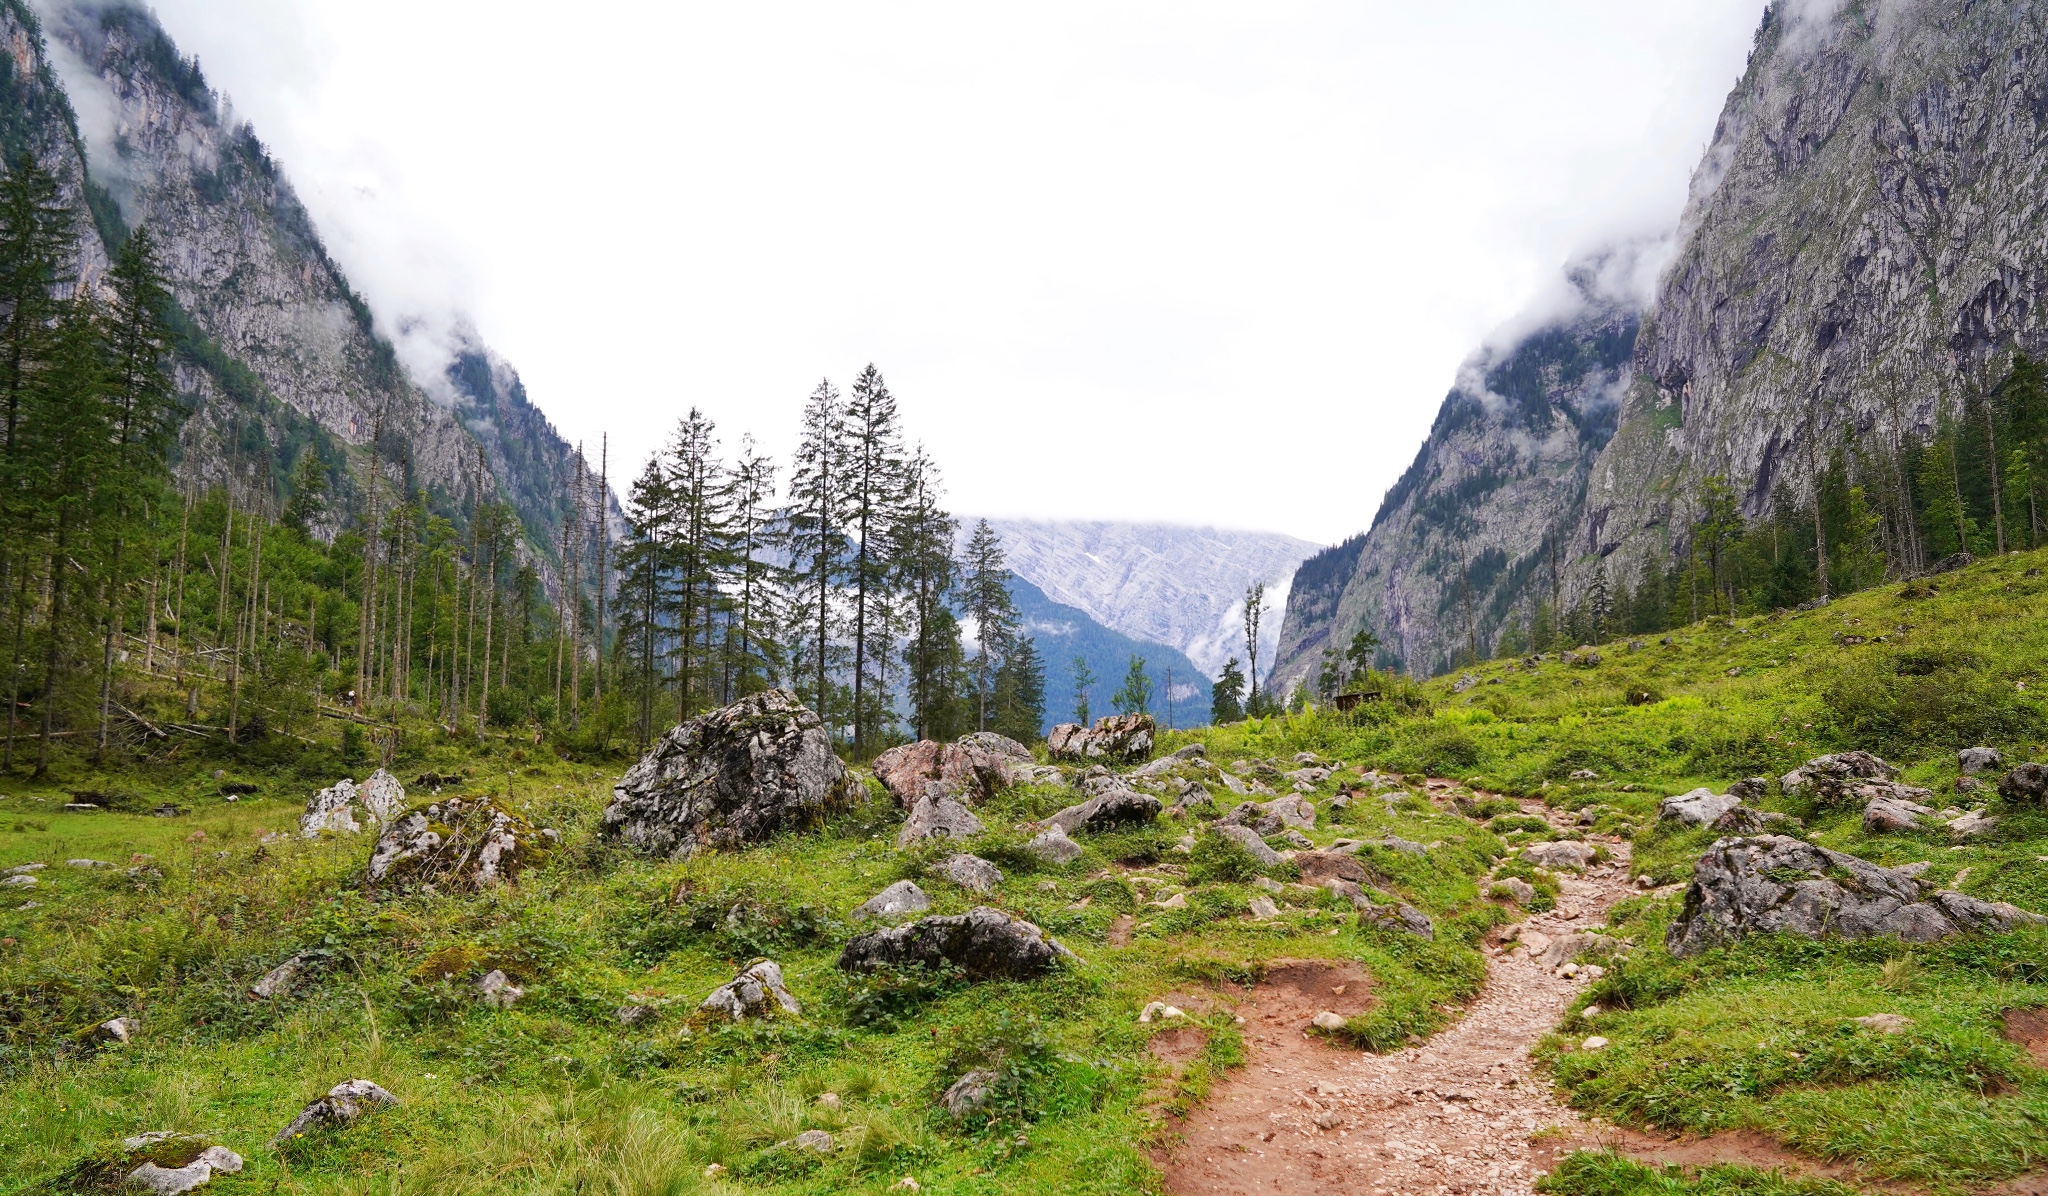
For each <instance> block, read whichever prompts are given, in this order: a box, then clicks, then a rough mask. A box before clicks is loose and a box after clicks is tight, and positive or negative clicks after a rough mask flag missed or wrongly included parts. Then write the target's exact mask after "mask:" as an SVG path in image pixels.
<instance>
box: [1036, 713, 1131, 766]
mask: <svg viewBox="0 0 2048 1196" xmlns="http://www.w3.org/2000/svg"><path fill="white" fill-rule="evenodd" d="M1158 733H1159V724H1158V723H1156V722H1154V721H1153V720H1152V716H1151V715H1149V714H1112V715H1110V716H1108V717H1106V718H1100V719H1097V720H1096V721H1095V727H1094V729H1092V730H1090V729H1087V728H1084V727H1082V726H1081V725H1080V724H1078V723H1061V724H1060V725H1059V726H1056V727H1054V728H1053V729H1052V733H1051V734H1050V735H1047V736H1046V740H1045V744H1046V750H1047V752H1048V753H1049V754H1050V755H1051V756H1052V758H1053V759H1055V760H1072V761H1080V762H1084V763H1085V762H1089V761H1096V760H1103V761H1108V762H1109V763H1112V764H1136V763H1138V762H1139V761H1141V760H1144V759H1145V758H1146V757H1148V756H1150V755H1151V754H1152V742H1153V740H1154V739H1155V738H1156V737H1157V736H1158Z"/></svg>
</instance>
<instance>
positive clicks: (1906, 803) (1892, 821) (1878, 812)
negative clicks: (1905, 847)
mask: <svg viewBox="0 0 2048 1196" xmlns="http://www.w3.org/2000/svg"><path fill="white" fill-rule="evenodd" d="M1915 794H1918V795H1921V796H1927V795H1928V794H1927V790H1925V789H1908V788H1907V787H1906V786H1904V785H1894V786H1892V787H1891V789H1890V791H1889V792H1884V793H1879V794H1877V795H1876V796H1874V797H1872V798H1871V799H1870V804H1869V805H1867V806H1865V807H1863V831H1864V833H1865V834H1870V835H1881V834H1883V833H1885V832H1886V831H1913V830H1919V829H1921V828H1920V820H1921V819H1922V818H1926V817H1928V816H1930V815H1932V814H1933V813H1934V810H1933V808H1932V807H1930V806H1924V805H1921V804H1920V803H1919V802H1917V801H1914V800H1913V795H1915Z"/></svg>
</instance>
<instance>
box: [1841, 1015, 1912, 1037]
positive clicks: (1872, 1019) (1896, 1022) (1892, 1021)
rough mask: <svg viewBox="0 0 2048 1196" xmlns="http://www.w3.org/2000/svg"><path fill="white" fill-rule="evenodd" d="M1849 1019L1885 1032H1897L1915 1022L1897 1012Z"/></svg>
mask: <svg viewBox="0 0 2048 1196" xmlns="http://www.w3.org/2000/svg"><path fill="white" fill-rule="evenodd" d="M1849 1020H1850V1021H1852V1022H1855V1023H1856V1024H1857V1025H1859V1026H1869V1027H1870V1028H1871V1029H1873V1030H1876V1031H1878V1032H1880V1033H1883V1034H1897V1033H1898V1032H1900V1031H1901V1030H1904V1029H1905V1028H1906V1027H1908V1026H1910V1025H1912V1024H1913V1019H1912V1018H1910V1017H1903V1016H1901V1015H1899V1014H1896V1013H1873V1014H1871V1015H1870V1016H1869V1017H1852V1018H1850V1019H1849Z"/></svg>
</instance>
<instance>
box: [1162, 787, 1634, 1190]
mask: <svg viewBox="0 0 2048 1196" xmlns="http://www.w3.org/2000/svg"><path fill="white" fill-rule="evenodd" d="M1524 808H1525V810H1526V811H1527V812H1528V813H1530V814H1533V815H1537V816H1539V817H1547V816H1549V815H1550V812H1549V811H1547V810H1546V809H1544V808H1543V807H1542V806H1540V805H1539V804H1537V803H1533V802H1531V803H1525V807H1524ZM1608 849H1609V851H1610V852H1611V853H1613V854H1614V855H1615V857H1616V858H1615V860H1614V861H1612V862H1610V863H1609V864H1608V865H1606V866H1604V867H1596V868H1594V869H1592V870H1590V871H1589V872H1588V873H1587V874H1586V875H1585V876H1584V877H1583V878H1570V879H1568V880H1566V881H1565V884H1564V895H1563V897H1562V898H1561V900H1560V901H1559V903H1558V908H1557V909H1556V910H1555V911H1553V912H1550V913H1544V914H1537V915H1535V916H1533V917H1531V918H1529V919H1528V920H1527V921H1525V922H1523V923H1521V924H1520V926H1519V927H1517V928H1516V933H1517V935H1518V936H1519V938H1520V939H1521V940H1522V942H1517V943H1509V944H1507V945H1506V946H1505V947H1503V948H1499V949H1491V950H1490V953H1489V954H1490V958H1489V960H1488V978H1487V984H1486V987H1485V989H1483V990H1482V991H1481V993H1480V995H1479V997H1478V999H1477V1000H1476V1001H1475V1002H1474V1003H1473V1004H1472V1005H1471V1006H1470V1007H1469V1008H1467V1009H1466V1010H1465V1011H1464V1013H1463V1015H1462V1016H1461V1017H1460V1018H1459V1019H1458V1020H1457V1021H1456V1022H1455V1023H1453V1024H1452V1025H1451V1026H1450V1027H1448V1028H1447V1029H1445V1030H1443V1031H1442V1032H1440V1033H1439V1034H1437V1035H1436V1036H1435V1037H1434V1038H1432V1039H1431V1040H1430V1041H1429V1042H1427V1043H1425V1044H1423V1045H1421V1046H1417V1047H1412V1048H1409V1049H1406V1050H1402V1051H1397V1052H1395V1053H1393V1054H1389V1055H1372V1054H1367V1053H1363V1052H1360V1051H1356V1050H1342V1049H1338V1048H1336V1047H1332V1046H1328V1045H1326V1044H1325V1043H1324V1042H1323V1041H1322V1040H1321V1039H1320V1038H1312V1037H1310V1036H1309V1035H1308V1034H1307V1033H1305V1031H1306V1029H1307V1027H1308V1025H1309V1023H1310V1021H1311V1020H1312V1019H1313V1018H1314V1017H1315V1015H1316V1013H1318V1012H1320V1011H1321V1010H1324V1009H1331V1010H1334V1011H1336V1012H1340V1013H1349V1012H1354V1011H1355V1009H1356V1007H1357V1005H1358V997H1359V995H1360V994H1359V991H1358V989H1357V988H1355V987H1353V986H1354V985H1358V984H1360V983H1361V982H1365V978H1364V977H1363V976H1361V975H1358V974H1356V973H1355V972H1353V971H1349V970H1346V969H1342V968H1335V969H1333V968H1329V967H1327V966H1324V965H1320V964H1315V965H1310V964H1296V965H1290V966H1287V967H1277V968H1275V969H1274V970H1273V972H1272V974H1270V975H1269V976H1268V977H1267V979H1266V980H1265V982H1263V983H1262V984H1261V985H1260V986H1259V987H1257V988H1256V989H1254V990H1253V991H1252V993H1251V994H1250V995H1249V997H1248V998H1247V999H1246V1000H1245V1001H1244V1002H1243V1003H1241V1004H1240V1005H1239V1006H1238V1013H1239V1015H1240V1016H1242V1017H1243V1018H1244V1019H1245V1038H1246V1045H1247V1047H1248V1053H1249V1060H1248V1063H1247V1065H1246V1066H1245V1067H1244V1068H1242V1069H1241V1070H1240V1071H1238V1072H1236V1073H1234V1074H1232V1075H1231V1076H1230V1077H1228V1078H1227V1079H1225V1080H1224V1081H1223V1082H1222V1083H1220V1084H1218V1085H1217V1086H1216V1088H1215V1090H1214V1091H1213V1093H1212V1094H1211V1097H1210V1099H1209V1101H1208V1102H1207V1103H1206V1104H1204V1105H1203V1106H1202V1107H1201V1108H1199V1109H1197V1110H1195V1112H1194V1113H1192V1114H1191V1115H1190V1116H1189V1118H1188V1120H1187V1122H1186V1124H1185V1125H1184V1126H1183V1127H1182V1134H1183V1139H1182V1141H1181V1142H1180V1143H1179V1144H1178V1145H1177V1146H1176V1148H1175V1149H1174V1150H1173V1151H1172V1153H1171V1155H1170V1156H1169V1158H1168V1160H1167V1165H1166V1190H1167V1191H1168V1192H1170V1193H1174V1194H1175V1196H1251V1194H1253V1193H1260V1194H1263V1193H1270V1192H1293V1191H1313V1192H1316V1193H1318V1196H1338V1194H1350V1193H1359V1194H1371V1193H1453V1192H1472V1193H1478V1192H1486V1193H1503V1194H1518V1193H1527V1192H1531V1191H1532V1187H1531V1185H1532V1184H1533V1182H1534V1180H1535V1179H1536V1177H1537V1176H1538V1175H1540V1174H1541V1173H1543V1172H1544V1171H1546V1170H1548V1169H1549V1168H1550V1166H1551V1165H1552V1163H1553V1162H1554V1160H1555V1159H1556V1157H1557V1156H1558V1155H1560V1154H1561V1153H1563V1152H1564V1151H1566V1150H1569V1149H1573V1148H1576V1147H1579V1146H1583V1145H1585V1144H1587V1142H1588V1140H1589V1139H1590V1138H1591V1137H1592V1136H1593V1135H1592V1132H1591V1129H1590V1127H1588V1126H1586V1125H1585V1124H1583V1123H1582V1122H1581V1121H1580V1119H1579V1118H1578V1116H1577V1115H1576V1114H1574V1113H1572V1112H1571V1111H1570V1110H1569V1109H1566V1108H1564V1107H1563V1106H1561V1105H1559V1104H1558V1103H1557V1101H1556V1100H1555V1099H1554V1098H1553V1097H1552V1095H1551V1086H1550V1082H1549V1079H1548V1078H1547V1077H1546V1076H1543V1075H1540V1074H1538V1073H1537V1072H1536V1070H1535V1067H1534V1065H1533V1063H1532V1062H1531V1060H1530V1058H1529V1048H1530V1047H1531V1046H1533V1045H1534V1044H1535V1042H1536V1040H1537V1039H1538V1038H1539V1037H1541V1036H1542V1035H1543V1034H1545V1033H1547V1032H1549V1031H1550V1030H1551V1029H1552V1028H1554V1027H1555V1026H1556V1025H1557V1023H1558V1020H1559V1018H1560V1017H1561V1016H1562V1015H1563V1013H1564V1010H1565V1008H1566V1006H1568V1005H1569V1004H1570V1003H1571V1001H1572V998H1573V996H1574V995H1575V994H1576V993H1577V992H1578V990H1579V988H1580V987H1581V986H1582V985H1583V984H1584V983H1586V977H1584V976H1566V975H1564V974H1562V973H1561V972H1560V970H1559V968H1558V967H1557V966H1554V965H1555V964H1559V963H1562V962H1563V960H1561V959H1558V958H1557V956H1558V954H1559V953H1560V952H1561V951H1562V950H1563V949H1564V944H1561V943H1560V944H1559V950H1558V951H1553V952H1551V953H1550V959H1548V960H1546V959H1543V958H1531V951H1530V948H1532V947H1533V948H1536V949H1537V950H1539V951H1540V950H1541V949H1542V946H1543V942H1542V940H1539V939H1538V938H1537V937H1536V936H1538V935H1542V936H1544V937H1545V938H1546V939H1549V940H1552V941H1555V940H1557V939H1559V938H1562V937H1563V936H1568V935H1570V934H1572V933H1574V932H1576V931H1579V930H1582V929H1585V928H1587V927H1589V926H1592V925H1595V924H1598V923H1599V922H1600V921H1601V920H1602V919H1603V918H1604V916H1605V911H1606V910H1607V908H1608V907H1609V906H1610V905H1612V904H1613V903H1614V902H1615V901H1617V900H1619V899H1621V898H1622V897H1624V896H1627V895H1628V893H1629V892H1630V890H1629V888H1628V868H1627V863H1626V861H1627V858H1628V855H1627V853H1628V845H1627V844H1626V843H1610V844H1609V845H1608ZM1523 943H1526V944H1527V946H1524V945H1523ZM1566 970H1569V969H1566ZM1347 998H1348V999H1349V1004H1350V1005H1351V1006H1352V1007H1351V1008H1347V1007H1346V1003H1347ZM1532 1139H1533V1140H1532Z"/></svg>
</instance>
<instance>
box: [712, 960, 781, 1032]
mask: <svg viewBox="0 0 2048 1196" xmlns="http://www.w3.org/2000/svg"><path fill="white" fill-rule="evenodd" d="M699 1008H700V1009H706V1010H709V1011H711V1012H712V1013H722V1014H724V1015H725V1016H727V1017H729V1018H731V1019H732V1020H733V1021H736V1022H741V1021H745V1020H747V1019H748V1018H753V1017H771V1016H775V1015H776V1014H778V1013H788V1014H799V1013H802V1012H803V1011H804V1009H803V1006H802V1005H799V1004H798V1003H797V999H796V998H795V997H794V996H792V995H790V991H789V989H788V988H787V987H785V986H784V985H783V983H782V965H781V964H778V963H776V962H775V961H774V960H772V959H760V960H755V961H754V963H753V964H751V965H749V966H748V968H747V969H746V970H745V971H743V972H741V973H740V974H739V975H737V976H735V977H733V978H732V979H731V980H728V981H726V982H725V983H724V984H721V985H719V986H718V987H717V988H715V989H713V990H712V991H711V995H710V996H708V997H705V998H704V1003H703V1004H702V1005H701V1006H699Z"/></svg>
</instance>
